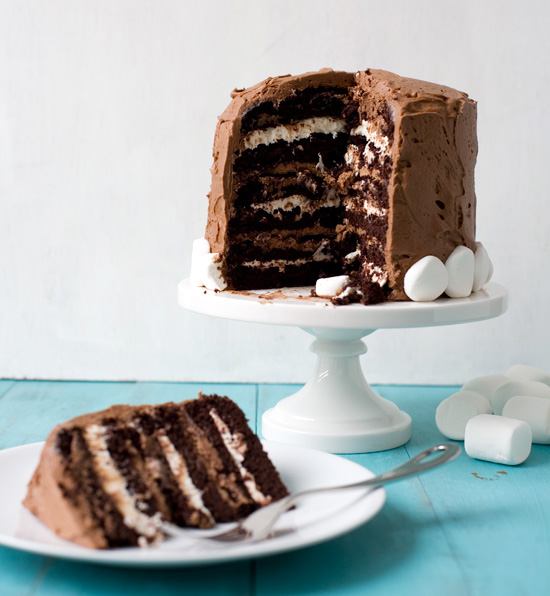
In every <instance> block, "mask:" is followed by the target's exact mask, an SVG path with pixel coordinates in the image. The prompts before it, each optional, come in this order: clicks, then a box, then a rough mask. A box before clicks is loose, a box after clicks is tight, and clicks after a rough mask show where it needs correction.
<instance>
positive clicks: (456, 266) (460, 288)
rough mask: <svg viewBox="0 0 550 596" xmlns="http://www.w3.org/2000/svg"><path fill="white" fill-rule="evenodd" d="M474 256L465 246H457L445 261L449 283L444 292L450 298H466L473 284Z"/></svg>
mask: <svg viewBox="0 0 550 596" xmlns="http://www.w3.org/2000/svg"><path fill="white" fill-rule="evenodd" d="M474 263H475V257H474V253H473V251H472V250H470V249H469V248H468V247H467V246H457V247H456V248H455V249H454V250H453V252H452V253H451V254H450V255H449V256H448V257H447V260H446V261H445V268H446V269H447V273H448V274H449V283H448V284H447V289H446V290H445V294H447V296H449V297H450V298H466V297H467V296H469V295H470V294H471V293H472V287H473V285H474Z"/></svg>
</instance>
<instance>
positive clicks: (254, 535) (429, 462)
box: [159, 443, 461, 542]
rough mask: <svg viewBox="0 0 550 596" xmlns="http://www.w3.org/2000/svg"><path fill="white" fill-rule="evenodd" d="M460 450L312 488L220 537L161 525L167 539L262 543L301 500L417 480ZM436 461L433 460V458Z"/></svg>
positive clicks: (448, 447)
mask: <svg viewBox="0 0 550 596" xmlns="http://www.w3.org/2000/svg"><path fill="white" fill-rule="evenodd" d="M460 451H461V449H460V447H459V446H458V445H457V444H455V443H442V444H440V445H435V446H434V447H430V448H429V449H425V450H424V451H422V452H420V453H419V454H418V455H416V456H415V457H413V458H412V459H411V460H409V461H408V462H407V463H405V464H403V465H401V466H398V467H397V468H394V469H393V470H389V471H388V472H384V473H383V474H380V475H379V476H375V477H374V478H369V479H368V480H363V481H362V482H354V483H353V484H343V485H340V486H327V487H322V488H311V489H308V490H304V491H301V492H299V493H294V494H291V495H288V496H286V497H283V498H282V499H280V500H279V501H275V503H271V504H270V505H266V506H265V507H261V508H260V509H258V510H256V511H254V512H253V513H251V514H250V515H249V516H248V517H246V518H244V519H242V520H241V521H239V522H238V523H237V525H236V526H234V527H232V528H231V529H230V530H224V531H223V532H221V533H216V532H215V533H210V532H209V531H208V530H194V529H190V528H180V527H178V526H175V525H173V524H171V523H168V522H161V523H160V524H159V525H160V528H161V530H162V531H163V532H164V533H165V534H167V535H168V536H172V537H174V538H177V537H182V536H183V537H187V538H189V537H193V538H196V537H200V538H206V539H209V540H217V541H220V542H242V541H243V540H247V541H250V542H253V541H257V540H263V539H264V538H267V537H268V536H269V535H270V534H271V531H272V530H273V526H274V525H275V523H276V522H277V520H278V519H279V517H280V516H281V515H282V514H283V513H284V512H285V511H288V510H289V509H290V508H291V507H292V506H293V505H294V504H295V503H296V501H298V500H299V499H301V498H302V497H305V496H307V495H314V494H318V493H324V492H329V491H335V490H346V489H348V488H365V487H369V486H371V487H379V486H381V485H382V484H387V483H389V482H395V481H396V480H401V479H402V478H407V477H408V476H416V475H417V474H420V473H421V472H425V471H427V470H431V469H432V468H435V467H436V466H439V465H441V464H443V463H445V462H448V461H451V460H452V459H454V458H455V457H457V456H458V455H459V453H460ZM434 453H435V454H437V455H436V456H435V457H430V456H431V455H433V454H434Z"/></svg>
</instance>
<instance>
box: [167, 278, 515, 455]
mask: <svg viewBox="0 0 550 596" xmlns="http://www.w3.org/2000/svg"><path fill="white" fill-rule="evenodd" d="M310 292H311V288H283V289H281V290H256V291H246V292H231V291H224V292H214V291H210V290H206V289H205V288H198V287H195V286H192V285H191V284H190V283H189V280H184V281H182V282H180V284H179V286H178V299H179V303H180V305H181V306H182V307H184V308H186V309H188V310H192V311H194V312H198V313H202V314H206V315H211V316H216V317H223V318H228V319H236V320H241V321H248V322H254V323H268V324H275V325H291V326H298V327H300V328H302V329H303V330H304V331H306V332H308V333H310V334H311V335H313V336H314V337H315V340H314V341H313V343H312V344H311V350H312V351H313V352H314V353H315V354H317V363H316V366H315V370H314V372H313V374H312V376H311V378H310V380H309V381H308V382H307V383H306V385H305V386H304V387H302V388H301V389H300V390H299V391H298V392H297V393H294V394H293V395H290V396H289V397H286V398H284V399H282V400H281V401H280V402H279V403H278V404H277V405H276V406H275V407H274V408H271V409H270V410H267V411H266V412H265V414H264V415H263V418H262V432H263V435H264V437H265V438H266V439H270V440H273V441H280V442H284V443H290V444H294V445H300V446H305V447H311V448H314V449H320V450H323V451H329V452H332V453H364V452H371V451H383V450H386V449H392V448H394V447H399V446H400V445H403V444H404V443H406V442H407V441H408V440H409V438H410V436H411V418H410V416H409V415H408V414H406V413H405V412H402V411H401V410H399V409H398V408H397V406H396V405H395V404H394V403H392V402H390V401H388V400H387V399H384V398H382V397H380V396H379V395H377V394H376V393H375V392H374V391H373V390H372V388H371V387H370V386H369V384H368V383H367V381H366V379H365V377H364V375H363V372H362V369H361V364H360V362H359V356H360V355H361V354H364V353H365V352H366V351H367V347H366V345H365V343H364V342H363V341H362V338H363V337H366V336H367V335H370V334H371V333H373V332H374V331H375V330H377V329H392V328H394V329H395V328H411V327H431V326H439V325H453V324H460V323H471V322H475V321H482V320H485V319H490V318H493V317H497V316H499V315H501V314H502V313H504V312H505V311H506V308H507V301H508V293H507V291H506V289H505V288H503V287H502V286H500V285H498V284H495V283H489V284H487V285H486V286H485V288H484V289H483V290H480V291H479V292H476V293H475V294H472V295H471V296H469V297H468V298H458V299H457V298H454V299H451V298H440V299H439V300H436V301H434V302H385V303H383V304H376V305H372V306H363V305H360V304H350V305H346V306H334V305H332V304H331V303H330V301H329V300H325V299H323V298H313V297H312V296H311V295H310Z"/></svg>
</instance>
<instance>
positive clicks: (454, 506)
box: [396, 388, 550, 596]
mask: <svg viewBox="0 0 550 596" xmlns="http://www.w3.org/2000/svg"><path fill="white" fill-rule="evenodd" d="M455 389H456V388H447V390H446V391H442V390H435V389H434V390H428V391H426V390H415V391H413V395H412V396H411V398H412V399H414V401H415V407H414V414H415V427H416V432H414V433H413V438H412V440H411V442H410V444H409V445H407V448H408V449H409V451H410V452H411V453H412V454H414V453H415V452H416V451H417V450H420V449H421V448H423V446H425V445H428V444H433V443H437V442H439V441H442V440H446V439H445V438H444V437H443V435H441V434H440V433H439V431H438V430H437V427H436V425H435V409H436V407H437V405H438V403H439V402H440V400H441V399H442V398H444V397H447V396H448V395H450V394H451V393H453V392H454V390H455ZM396 401H398V400H397V399H396ZM417 403H418V406H416V404H417ZM549 463H550V448H549V447H548V446H542V445H534V446H533V450H532V452H531V455H530V456H529V458H528V459H527V461H526V462H525V463H524V464H522V465H520V466H503V465H501V464H493V463H489V462H483V461H479V460H475V459H472V458H470V457H468V456H467V455H466V453H463V454H462V455H461V456H460V458H459V459H458V460H456V461H454V462H452V463H450V464H449V465H448V466H445V467H443V468H440V469H437V470H434V471H432V472H430V473H429V474H426V475H424V476H422V477H421V482H422V485H423V487H424V489H425V491H426V493H427V495H429V498H430V501H431V502H432V504H433V508H434V511H435V514H436V516H437V518H438V520H439V521H440V523H441V524H442V526H443V529H444V532H445V535H446V538H447V541H448V543H449V547H450V549H451V551H452V553H453V557H455V558H456V560H457V561H458V562H459V564H460V566H461V568H462V569H463V573H464V575H465V577H466V578H467V581H468V587H469V592H468V593H469V594H472V595H476V596H477V595H479V596H486V595H488V594H499V595H500V596H508V595H509V596H518V595H531V594H549V593H550V568H549V566H548V560H550V500H549V499H548V494H550V475H549V473H548V469H549Z"/></svg>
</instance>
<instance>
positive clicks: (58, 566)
mask: <svg viewBox="0 0 550 596" xmlns="http://www.w3.org/2000/svg"><path fill="white" fill-rule="evenodd" d="M251 581H252V580H251V571H250V563H249V562H248V561H242V562H237V563H230V564H226V565H223V566H214V567H195V568H189V569H185V568H180V569H178V568H173V569H145V568H139V567H132V568H116V567H97V566H95V565H83V564H77V563H71V562H66V561H53V562H52V565H51V567H49V568H48V569H47V572H46V573H45V575H44V577H43V578H42V579H41V581H40V583H39V585H38V586H37V587H36V590H35V591H34V592H32V595H33V596H75V594H82V595H84V594H85V595H86V596H124V595H131V596H174V594H182V595H184V594H188V595H195V594H201V596H247V595H248V594H251V593H252V592H251Z"/></svg>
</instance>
